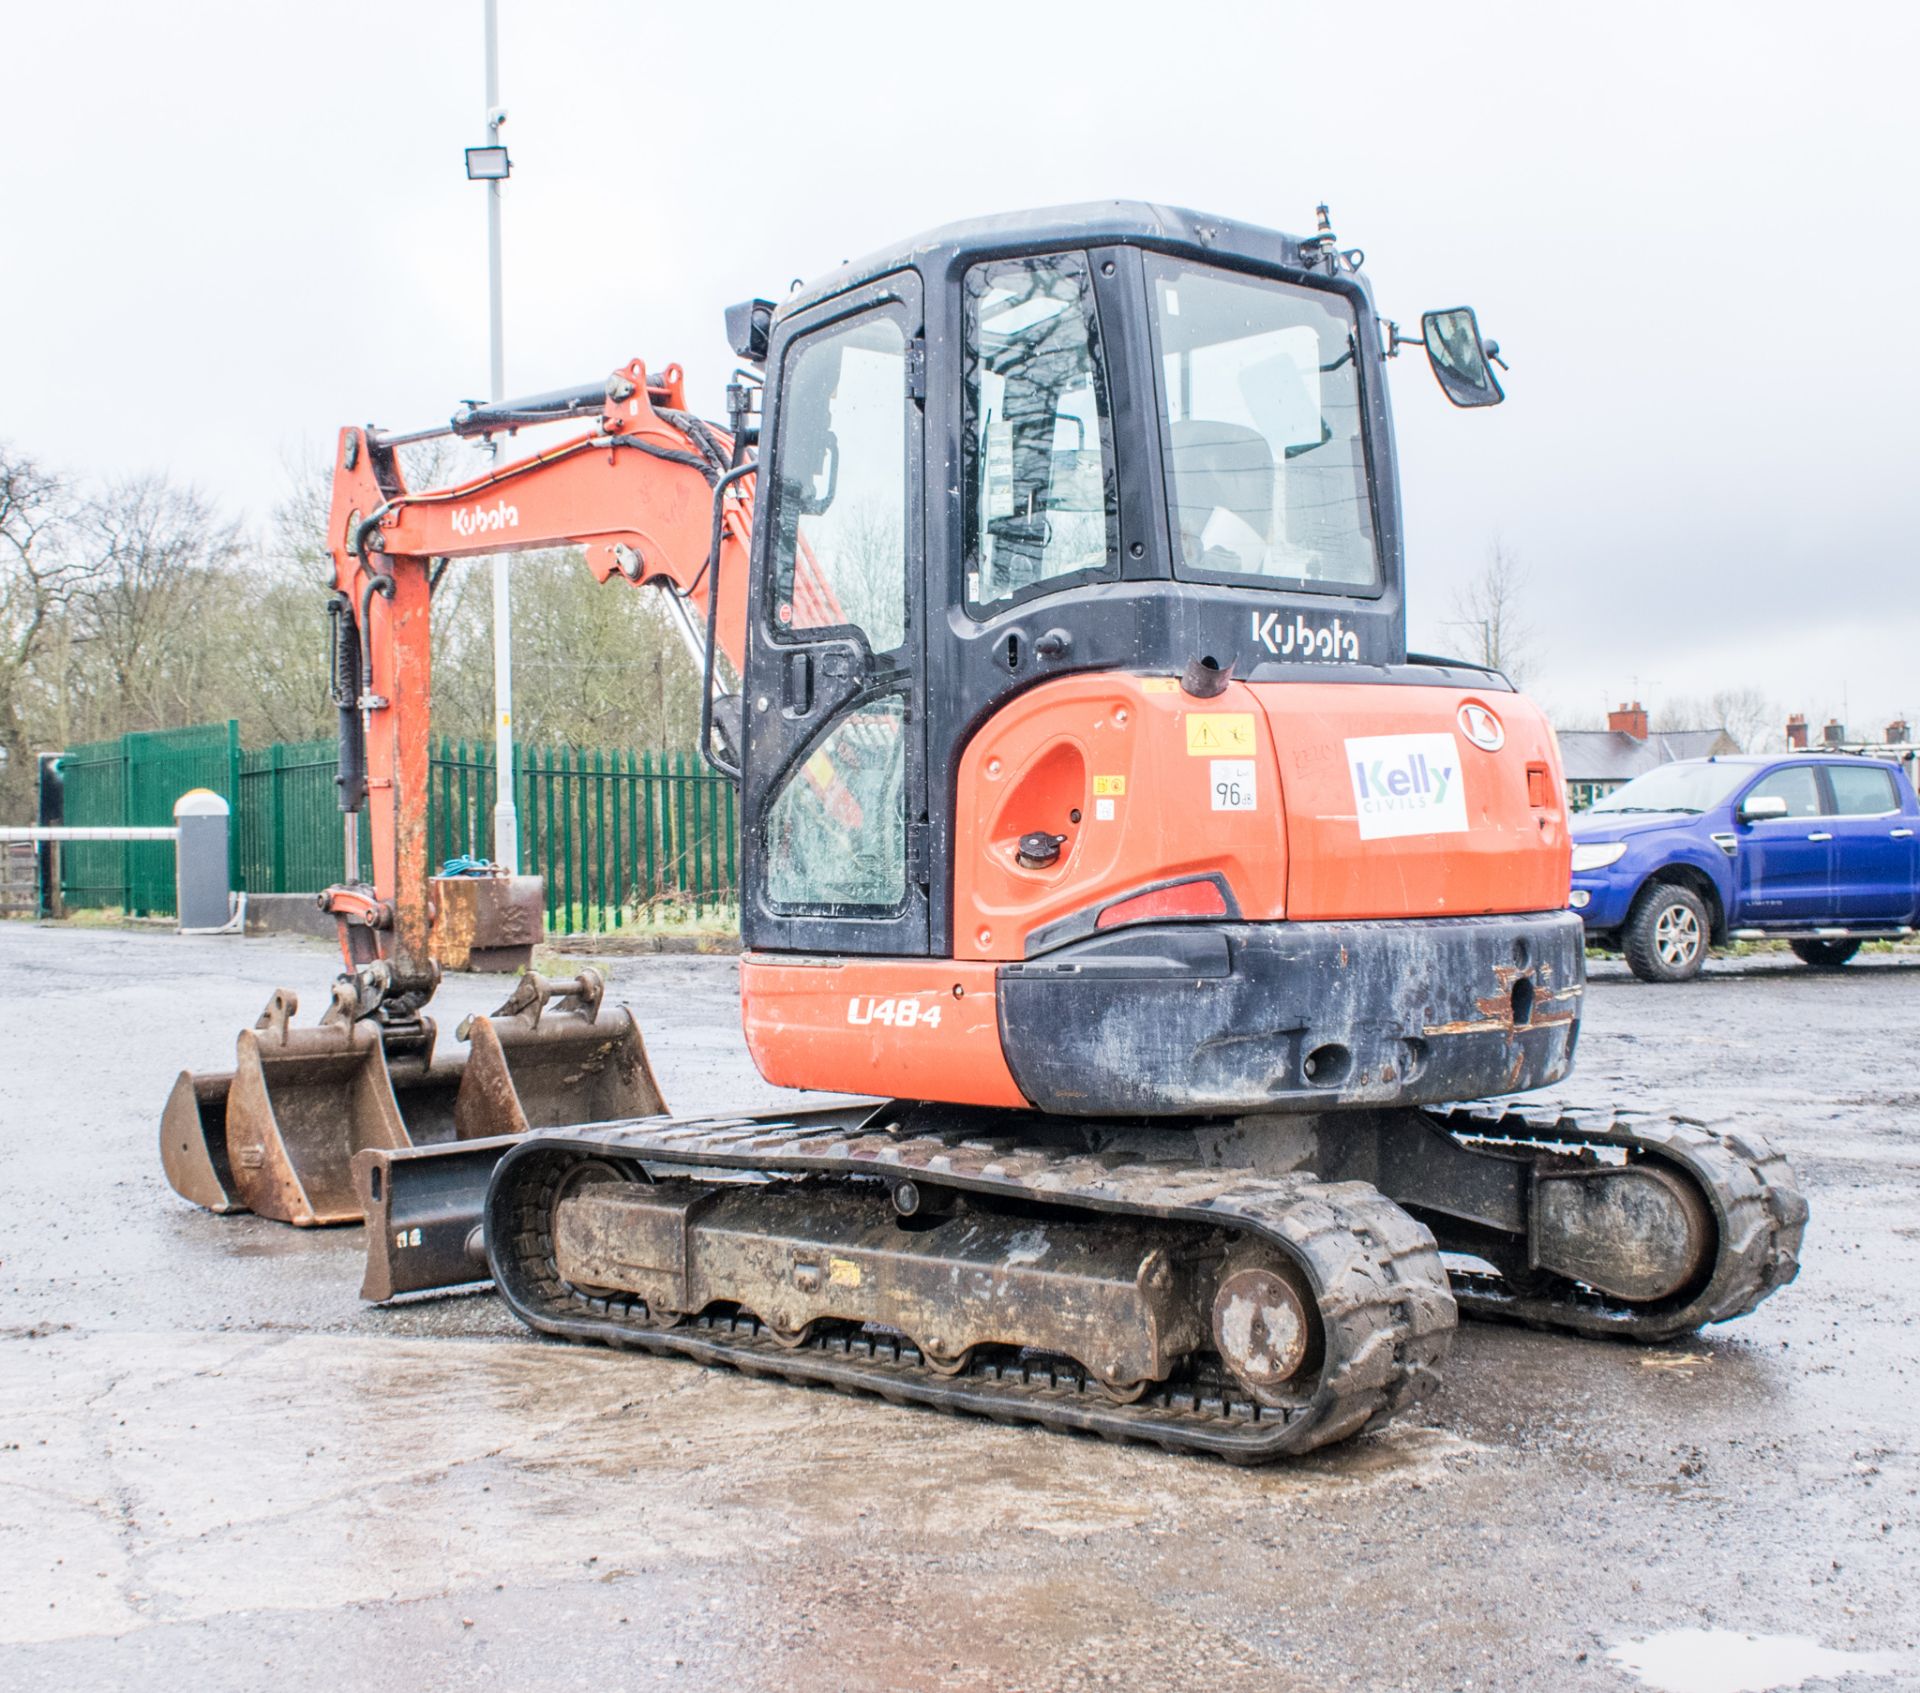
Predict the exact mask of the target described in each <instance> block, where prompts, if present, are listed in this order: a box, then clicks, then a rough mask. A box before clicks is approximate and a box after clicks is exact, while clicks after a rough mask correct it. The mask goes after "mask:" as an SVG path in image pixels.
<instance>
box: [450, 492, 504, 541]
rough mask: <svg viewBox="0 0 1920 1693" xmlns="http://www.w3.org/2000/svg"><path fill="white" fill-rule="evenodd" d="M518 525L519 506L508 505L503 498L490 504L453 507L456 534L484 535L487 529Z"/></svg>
mask: <svg viewBox="0 0 1920 1693" xmlns="http://www.w3.org/2000/svg"><path fill="white" fill-rule="evenodd" d="M519 527H520V508H519V507H518V506H510V505H508V504H507V502H506V501H505V500H495V501H494V502H493V504H492V505H490V506H455V507H454V508H453V532H454V534H456V535H484V534H486V532H487V531H488V530H489V529H518V528H519Z"/></svg>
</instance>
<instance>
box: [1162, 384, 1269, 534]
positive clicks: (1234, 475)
mask: <svg viewBox="0 0 1920 1693" xmlns="http://www.w3.org/2000/svg"><path fill="white" fill-rule="evenodd" d="M1168 433H1169V435H1170V438H1171V444H1172V449H1173V451H1172V462H1171V464H1170V466H1169V468H1170V470H1171V472H1172V474H1171V476H1170V477H1169V482H1170V483H1171V496H1170V497H1171V499H1172V501H1173V512H1174V525H1175V527H1176V528H1177V529H1178V531H1179V534H1180V544H1181V548H1182V550H1183V551H1184V553H1185V555H1186V562H1187V563H1188V564H1190V565H1197V564H1198V563H1200V560H1201V555H1202V554H1203V553H1204V552H1205V551H1206V549H1205V547H1204V546H1203V545H1202V544H1201V539H1200V537H1201V536H1202V535H1203V534H1204V533H1205V531H1206V528H1207V524H1208V522H1209V521H1210V520H1211V519H1212V517H1213V514H1214V513H1215V512H1216V511H1218V510H1224V511H1227V512H1229V513H1231V514H1232V515H1233V516H1234V517H1237V518H1238V519H1239V520H1240V521H1241V522H1242V523H1244V524H1245V525H1246V526H1247V527H1248V528H1249V529H1251V530H1252V531H1253V533H1254V534H1255V535H1257V536H1258V537H1259V538H1260V540H1261V542H1262V543H1263V544H1264V543H1265V542H1266V541H1268V540H1269V539H1270V538H1271V535H1272V528H1273V449H1272V448H1271V447H1270V446H1268V445H1267V438H1266V437H1265V436H1264V435H1262V434H1261V433H1260V432H1259V430H1257V429H1249V428H1247V427H1246V426H1245V425H1244V424H1239V423H1221V422H1218V421H1216V420H1215V419H1212V418H1191V419H1188V420H1186V421H1184V422H1180V423H1176V424H1174V425H1173V426H1172V428H1171V430H1170V431H1169V432H1168ZM1215 550H1216V551H1218V550H1219V549H1217V548H1216V549H1215ZM1227 568H1228V569H1244V570H1254V569H1257V568H1258V566H1257V564H1249V563H1247V562H1245V561H1241V562H1240V563H1238V564H1230V565H1228V566H1227Z"/></svg>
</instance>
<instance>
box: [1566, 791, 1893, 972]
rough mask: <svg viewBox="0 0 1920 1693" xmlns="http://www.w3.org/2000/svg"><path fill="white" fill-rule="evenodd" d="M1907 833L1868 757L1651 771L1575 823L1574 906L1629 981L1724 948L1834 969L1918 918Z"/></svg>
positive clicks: (1696, 965) (1692, 964)
mask: <svg viewBox="0 0 1920 1693" xmlns="http://www.w3.org/2000/svg"><path fill="white" fill-rule="evenodd" d="M1917 830H1920V800H1916V799H1915V797H1914V791H1913V785H1912V784H1911V783H1910V782H1909V781H1908V780H1907V778H1906V776H1905V775H1904V774H1903V773H1902V772H1901V771H1900V770H1899V769H1898V768H1896V767H1895V766H1894V765H1891V764H1885V763H1882V762H1880V761H1878V760H1875V759H1867V758H1859V757H1851V756H1848V755H1845V754H1828V755H1825V756H1822V755H1820V754H1815V753H1793V754H1788V755H1786V756H1771V757H1730V758H1696V759H1686V760H1683V761H1682V762H1680V763H1677V764H1663V765H1661V766H1659V768H1657V769H1654V770H1649V771H1648V772H1647V773H1646V774H1645V775H1644V776H1637V777H1635V778H1634V779H1633V780H1632V781H1631V782H1628V783H1627V784H1626V785H1625V786H1624V787H1621V788H1616V789H1615V790H1614V791H1613V792H1612V793H1610V794H1608V795H1607V797H1606V798H1605V799H1603V800H1601V801H1600V802H1599V803H1598V804H1597V805H1595V806H1594V807H1593V809H1592V810H1590V811H1587V812H1583V813H1582V814H1581V815H1579V816H1577V817H1575V818H1574V820H1573V827H1572V835H1573V902H1572V903H1573V908H1574V910H1576V911H1577V912H1579V913H1580V916H1581V918H1582V919H1583V920H1584V921H1585V923H1586V926H1587V934H1588V937H1589V938H1590V939H1592V940H1595V941H1597V942H1599V943H1600V944H1601V945H1604V946H1613V947H1618V948H1619V949H1620V950H1621V951H1622V952H1624V953H1625V954H1626V956H1627V963H1628V965H1629V966H1630V967H1631V969H1632V970H1633V973H1634V974H1635V975H1636V976H1638V977H1639V978H1640V979H1641V980H1642V981H1643V982H1684V981H1686V980H1688V979H1689V978H1690V977H1693V976H1697V975H1698V974H1699V973H1700V967H1701V965H1702V964H1704V963H1705V962H1706V957H1707V949H1708V947H1709V946H1711V945H1714V944H1716V943H1724V942H1725V941H1727V940H1729V939H1734V940H1753V939H1760V938H1762V937H1778V938H1780V939H1783V940H1786V941H1788V942H1789V943H1790V944H1791V945H1792V947H1793V950H1794V951H1795V952H1796V953H1798V954H1799V955H1800V957H1801V958H1803V959H1804V960H1805V961H1806V962H1807V963H1809V964H1812V965H1814V966H1816V967H1819V968H1822V969H1835V968H1837V967H1838V966H1840V965H1842V964H1844V963H1846V961H1847V960H1848V959H1849V958H1851V957H1852V956H1853V955H1854V954H1855V953H1856V952H1858V951H1859V950H1860V946H1861V943H1862V942H1863V941H1866V940H1871V939H1875V938H1884V937H1886V936H1889V935H1905V934H1910V933H1911V932H1912V930H1913V925H1914V923H1915V922H1916V920H1920V918H1917V917H1916V907H1920V885H1917V877H1920V861H1917V859H1916V850H1915V848H1916V841H1915V832H1916V831H1917Z"/></svg>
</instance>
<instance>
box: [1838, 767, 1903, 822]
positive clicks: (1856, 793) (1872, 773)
mask: <svg viewBox="0 0 1920 1693" xmlns="http://www.w3.org/2000/svg"><path fill="white" fill-rule="evenodd" d="M1827 780H1828V781H1829V782H1831V783H1832V784H1833V809H1834V810H1835V811H1836V812H1838V813H1839V815H1840V816H1842V817H1883V816H1885V815H1886V813H1888V812H1889V811H1898V810H1899V809H1900V800H1899V796H1898V795H1897V794H1895V793H1894V791H1893V777H1892V776H1890V775H1889V774H1888V773H1887V772H1886V771H1884V770H1876V769H1874V768H1873V766H1872V765H1870V764H1868V765H1861V766H1860V767H1858V768H1857V769H1855V768H1849V767H1848V766H1846V765H1833V764H1830V765H1828V766H1827Z"/></svg>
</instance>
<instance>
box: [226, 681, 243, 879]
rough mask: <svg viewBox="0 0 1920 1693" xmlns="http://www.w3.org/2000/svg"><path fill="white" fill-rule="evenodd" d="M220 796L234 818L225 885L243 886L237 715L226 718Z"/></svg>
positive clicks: (238, 724)
mask: <svg viewBox="0 0 1920 1693" xmlns="http://www.w3.org/2000/svg"><path fill="white" fill-rule="evenodd" d="M221 797H222V798H223V799H225V800H226V802H227V808H228V810H229V812H230V813H232V815H233V819H234V822H233V827H232V828H230V829H228V831H227V886H228V887H229V888H244V887H245V886H246V885H247V883H246V878H245V877H244V876H243V875H241V873H240V820H239V812H240V720H239V718H237V717H229V718H228V719H227V788H226V792H225V793H224V794H223V795H222V796H221Z"/></svg>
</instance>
